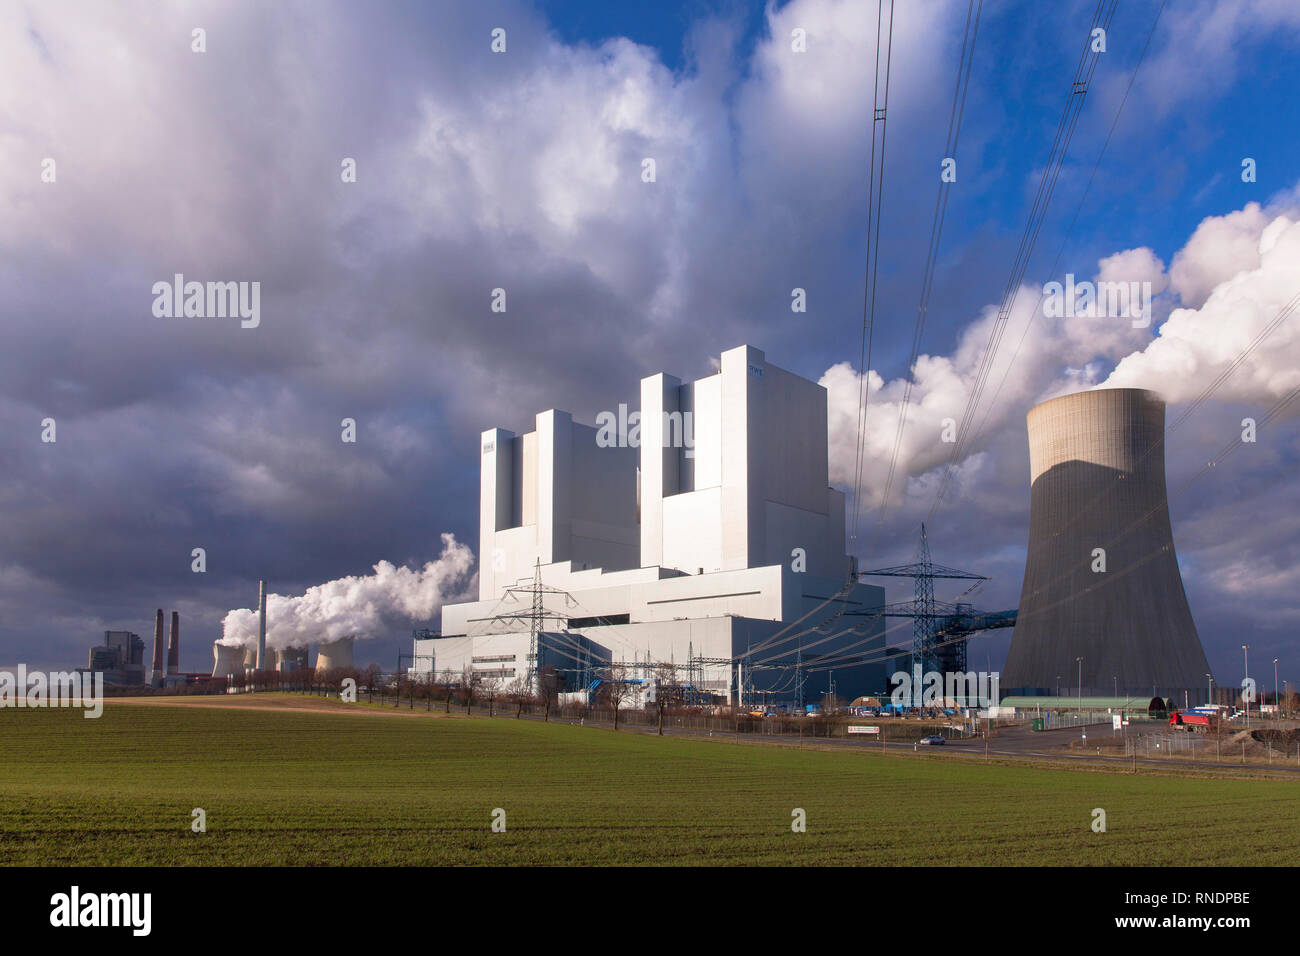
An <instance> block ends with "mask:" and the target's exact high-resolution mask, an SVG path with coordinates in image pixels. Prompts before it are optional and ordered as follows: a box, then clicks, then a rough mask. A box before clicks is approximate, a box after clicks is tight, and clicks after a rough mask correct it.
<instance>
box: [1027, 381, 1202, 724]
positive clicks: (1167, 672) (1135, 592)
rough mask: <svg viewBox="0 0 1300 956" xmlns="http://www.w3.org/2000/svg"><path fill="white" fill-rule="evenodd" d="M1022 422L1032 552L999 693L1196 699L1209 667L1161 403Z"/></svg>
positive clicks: (1056, 405) (1127, 391)
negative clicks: (1180, 535) (1191, 597)
mask: <svg viewBox="0 0 1300 956" xmlns="http://www.w3.org/2000/svg"><path fill="white" fill-rule="evenodd" d="M1028 422H1029V469H1030V511H1029V552H1028V555H1027V559H1026V562H1025V580H1024V584H1023V586H1022V587H1021V592H1020V609H1019V615H1018V618H1017V622H1016V629H1015V632H1014V634H1013V636H1012V639H1011V648H1010V651H1009V652H1008V654H1007V664H1006V668H1005V671H1004V672H1003V675H1002V689H1003V692H1004V693H1008V694H1012V695H1017V694H1055V693H1057V692H1058V688H1059V689H1060V690H1059V692H1060V693H1061V694H1062V695H1063V696H1074V695H1075V694H1076V693H1082V695H1083V696H1085V697H1086V696H1104V697H1110V696H1114V695H1115V694H1116V693H1118V694H1120V695H1124V696H1130V695H1131V696H1154V695H1156V694H1159V695H1161V696H1165V697H1170V696H1176V698H1177V700H1178V701H1179V703H1181V702H1182V699H1183V691H1189V692H1190V694H1191V699H1192V700H1193V701H1194V702H1195V701H1201V700H1204V698H1205V695H1206V693H1207V691H1206V684H1207V679H1206V675H1207V674H1208V673H1209V671H1210V667H1209V664H1208V663H1207V662H1206V659H1205V651H1204V649H1203V648H1202V647H1201V641H1200V638H1199V637H1198V636H1197V634H1196V625H1195V623H1193V621H1192V613H1191V611H1190V609H1189V608H1188V606H1187V596H1186V595H1185V593H1184V592H1183V580H1182V576H1181V575H1180V574H1179V571H1178V560H1177V557H1176V555H1175V553H1174V540H1173V533H1172V531H1171V529H1170V524H1169V506H1168V502H1167V500H1166V495H1167V492H1166V490H1165V458H1164V431H1165V405H1164V402H1163V401H1161V400H1160V399H1159V398H1158V397H1157V396H1156V395H1155V394H1154V393H1152V392H1149V391H1146V390H1144V389H1137V388H1114V389H1097V390H1094V391H1088V392H1078V393H1076V394H1073V395H1064V396H1062V397H1060V398H1054V399H1052V400H1050V401H1046V402H1043V403H1042V404H1040V405H1037V406H1035V407H1034V408H1032V409H1030V411H1029V416H1028ZM1096 549H1102V551H1103V552H1104V556H1103V555H1099V554H1098V553H1097V551H1096ZM1103 557H1104V562H1105V563H1104V570H1101V568H1102V567H1103V565H1101V563H1100V562H1101V560H1102V559H1103ZM1080 657H1082V658H1083V660H1082V662H1080V661H1079V660H1078V658H1080ZM1081 665H1082V679H1080V666H1081ZM1080 685H1082V686H1081V687H1080ZM1198 691H1199V695H1198Z"/></svg>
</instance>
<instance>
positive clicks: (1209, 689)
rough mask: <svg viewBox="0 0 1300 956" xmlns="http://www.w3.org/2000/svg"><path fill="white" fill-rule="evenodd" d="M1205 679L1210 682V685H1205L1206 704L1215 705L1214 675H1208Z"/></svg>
mask: <svg viewBox="0 0 1300 956" xmlns="http://www.w3.org/2000/svg"><path fill="white" fill-rule="evenodd" d="M1205 679H1206V680H1207V681H1209V683H1208V684H1206V685H1205V702H1206V703H1207V704H1213V703H1214V675H1213V674H1206V675H1205Z"/></svg>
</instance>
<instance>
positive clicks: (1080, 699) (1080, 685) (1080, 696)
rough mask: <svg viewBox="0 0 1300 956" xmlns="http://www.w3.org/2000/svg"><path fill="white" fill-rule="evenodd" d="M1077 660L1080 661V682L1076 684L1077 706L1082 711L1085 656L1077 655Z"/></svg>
mask: <svg viewBox="0 0 1300 956" xmlns="http://www.w3.org/2000/svg"><path fill="white" fill-rule="evenodd" d="M1075 660H1076V661H1078V662H1079V683H1078V684H1077V685H1076V686H1075V691H1076V695H1077V697H1078V701H1077V704H1076V706H1077V707H1078V708H1079V710H1080V711H1082V710H1083V658H1082V657H1076V658H1075Z"/></svg>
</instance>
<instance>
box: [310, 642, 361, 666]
mask: <svg viewBox="0 0 1300 956" xmlns="http://www.w3.org/2000/svg"><path fill="white" fill-rule="evenodd" d="M354 641H355V638H351V637H340V638H339V639H338V640H337V641H321V643H320V646H319V647H317V649H316V671H317V673H322V672H324V671H332V670H351V669H352V667H353V663H352V645H353V643H354Z"/></svg>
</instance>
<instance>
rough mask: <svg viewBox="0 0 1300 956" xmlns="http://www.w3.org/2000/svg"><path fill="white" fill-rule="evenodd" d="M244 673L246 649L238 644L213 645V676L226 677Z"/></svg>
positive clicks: (218, 642) (219, 643)
mask: <svg viewBox="0 0 1300 956" xmlns="http://www.w3.org/2000/svg"><path fill="white" fill-rule="evenodd" d="M242 673H244V649H243V648H242V647H240V646H239V645H238V644H222V643H221V642H220V641H217V642H214V643H213V645H212V676H213V677H226V676H228V675H230V674H242Z"/></svg>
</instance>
